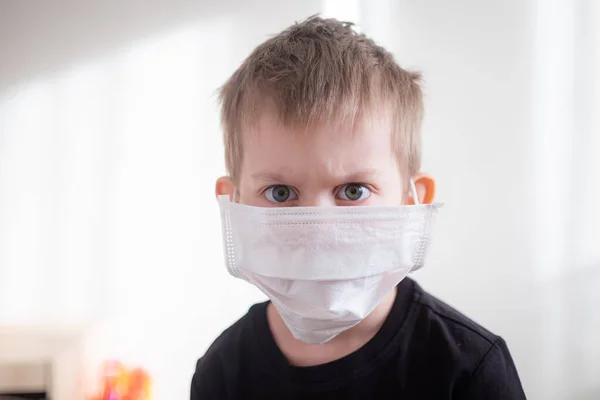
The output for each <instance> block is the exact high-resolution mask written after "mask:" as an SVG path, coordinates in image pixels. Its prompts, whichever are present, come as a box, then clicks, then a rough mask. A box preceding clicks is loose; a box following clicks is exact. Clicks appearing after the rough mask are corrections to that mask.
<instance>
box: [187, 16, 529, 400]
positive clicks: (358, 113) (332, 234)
mask: <svg viewBox="0 0 600 400" xmlns="http://www.w3.org/2000/svg"><path fill="white" fill-rule="evenodd" d="M221 101H222V114H221V115H222V123H223V127H224V136H225V152H226V164H227V168H228V172H229V176H228V177H223V178H220V179H218V180H217V184H216V192H217V195H218V197H219V204H220V207H221V214H222V220H223V235H224V243H225V255H226V263H227V268H228V270H229V272H230V273H231V274H232V275H233V276H235V277H238V278H241V279H244V280H246V281H248V282H249V283H251V284H254V285H256V286H257V287H258V288H259V289H260V290H262V291H263V292H264V293H265V294H266V295H267V296H268V297H269V301H268V302H265V303H262V304H256V305H254V306H253V307H251V308H250V310H249V311H248V313H247V314H246V315H245V316H244V317H242V318H241V319H240V320H239V321H238V322H236V323H235V324H234V325H233V326H231V327H230V328H229V329H227V330H226V331H225V332H223V334H222V335H221V336H220V337H219V338H218V339H217V340H216V341H215V342H214V343H213V344H212V346H211V347H210V348H209V350H208V351H207V352H206V354H205V355H204V356H203V357H202V358H201V359H200V360H199V361H198V364H197V367H196V372H195V374H194V377H193V379H192V387H191V399H192V400H208V399H219V400H223V399H286V400H287V399H380V400H381V399H450V398H453V399H487V400H490V399H523V398H525V395H524V393H523V390H522V387H521V383H520V381H519V377H518V375H517V371H516V368H515V366H514V364H513V361H512V359H511V356H510V354H509V352H508V349H507V347H506V344H505V343H504V341H503V340H502V339H501V338H499V337H498V336H495V335H494V334H492V333H490V332H488V331H487V330H485V329H484V328H482V327H480V326H479V325H477V324H476V323H474V322H472V321H470V320H469V319H468V318H466V317H465V316H463V315H461V314H460V313H458V312H457V311H455V310H453V309H452V308H450V307H449V306H447V305H445V304H444V303H442V302H441V301H439V300H437V299H435V298H434V297H432V296H430V295H429V294H427V293H425V292H424V291H423V290H422V289H421V288H420V287H419V285H417V284H416V283H415V282H414V281H412V280H411V279H409V278H407V277H406V276H407V274H408V273H409V272H410V271H412V270H414V269H416V268H419V267H421V266H422V261H423V256H424V253H425V250H426V247H427V244H428V233H429V226H430V225H431V222H432V220H433V217H434V215H435V213H436V211H437V208H438V206H436V205H432V204H431V203H432V200H433V197H434V189H435V185H434V181H433V179H432V178H431V177H430V176H428V175H426V174H423V173H420V172H419V171H420V127H421V119H422V112H423V102H422V94H421V89H420V87H419V75H418V74H416V73H412V72H408V71H405V70H403V69H401V68H400V67H399V66H398V65H397V64H396V63H395V61H394V60H393V57H392V55H391V54H390V53H388V52H387V51H386V50H385V49H383V48H381V47H379V46H377V45H376V44H375V43H373V41H371V40H370V39H368V38H366V37H365V36H364V35H359V34H357V33H355V32H354V31H353V30H352V28H351V26H350V24H347V23H341V22H338V21H336V20H325V19H321V18H319V17H311V18H309V19H308V20H306V21H304V22H302V23H299V24H295V25H293V26H291V27H290V28H288V29H286V30H285V31H283V32H282V33H280V34H279V35H277V36H275V37H273V38H271V39H269V40H267V41H266V42H265V43H263V44H262V45H260V46H259V47H257V48H256V49H255V50H254V52H253V53H252V54H251V55H250V56H249V57H248V58H247V59H246V60H245V61H244V63H243V64H242V65H241V66H240V68H239V69H238V70H237V71H236V72H235V73H234V75H233V76H232V77H231V78H230V79H229V81H228V82H227V83H226V84H225V85H224V86H223V88H222V89H221Z"/></svg>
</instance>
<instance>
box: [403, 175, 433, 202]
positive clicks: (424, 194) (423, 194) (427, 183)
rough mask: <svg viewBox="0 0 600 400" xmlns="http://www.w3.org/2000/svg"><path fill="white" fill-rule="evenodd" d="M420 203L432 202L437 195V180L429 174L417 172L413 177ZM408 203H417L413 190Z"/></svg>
mask: <svg viewBox="0 0 600 400" xmlns="http://www.w3.org/2000/svg"><path fill="white" fill-rule="evenodd" d="M413 181H414V182H415V187H416V188H417V195H418V196H419V203H420V204H431V203H432V202H433V199H434V197H435V180H434V179H433V178H432V177H431V176H429V175H427V174H417V175H415V176H414V177H413ZM409 193H410V196H409V197H408V204H415V201H414V199H413V197H412V191H410V192H409Z"/></svg>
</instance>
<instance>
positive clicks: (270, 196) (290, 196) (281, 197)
mask: <svg viewBox="0 0 600 400" xmlns="http://www.w3.org/2000/svg"><path fill="white" fill-rule="evenodd" d="M265 197H266V198H267V200H269V201H270V202H271V203H285V202H286V201H291V200H296V199H297V198H298V195H297V194H296V192H295V191H294V189H292V188H290V187H289V186H287V185H274V186H271V187H268V188H267V190H265Z"/></svg>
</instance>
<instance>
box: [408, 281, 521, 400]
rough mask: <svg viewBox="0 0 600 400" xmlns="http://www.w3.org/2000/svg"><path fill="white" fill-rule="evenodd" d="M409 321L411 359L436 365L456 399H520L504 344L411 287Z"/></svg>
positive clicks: (439, 302) (491, 334) (461, 315)
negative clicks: (447, 378) (451, 381)
mask: <svg viewBox="0 0 600 400" xmlns="http://www.w3.org/2000/svg"><path fill="white" fill-rule="evenodd" d="M412 318H414V319H413V332H411V335H410V342H411V345H412V346H414V348H416V349H417V353H418V354H415V356H418V357H423V356H424V357H425V358H426V359H429V360H430V361H431V362H435V363H436V364H437V368H439V369H440V371H442V372H441V373H443V374H448V375H450V376H452V377H453V379H455V382H454V390H455V392H456V393H455V394H457V395H459V397H461V398H468V399H471V398H487V399H501V398H506V399H513V398H514V399H522V398H525V395H524V394H523V389H522V386H521V382H520V380H519V376H518V373H517V370H516V367H515V365H514V362H513V360H512V357H511V355H510V352H509V350H508V347H507V345H506V342H505V341H504V340H503V339H502V338H501V337H500V336H498V335H495V334H494V333H492V332H490V331H489V330H487V329H486V328H484V327H483V326H481V325H480V324H478V323H476V322H474V321H473V320H472V319H470V318H468V317H467V316H465V315H464V314H462V313H460V312H459V311H457V310H456V309H454V308H453V307H451V306H449V305H448V304H446V303H444V302H443V301H441V300H439V299H437V298H436V297H434V296H432V295H430V294H429V293H427V292H425V291H424V290H423V289H422V288H421V287H420V286H419V285H418V284H416V283H415V291H414V302H413V315H412ZM414 342H416V343H414Z"/></svg>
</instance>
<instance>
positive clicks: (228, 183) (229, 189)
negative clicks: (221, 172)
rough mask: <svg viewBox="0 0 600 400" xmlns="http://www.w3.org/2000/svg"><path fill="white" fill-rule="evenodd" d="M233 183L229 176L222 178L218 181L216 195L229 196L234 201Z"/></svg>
mask: <svg viewBox="0 0 600 400" xmlns="http://www.w3.org/2000/svg"><path fill="white" fill-rule="evenodd" d="M234 187H235V186H234V185H233V181H232V180H231V178H230V177H228V176H222V177H220V178H219V179H217V183H216V184H215V194H216V195H217V196H222V195H225V194H226V195H229V199H230V200H231V201H234V198H233V190H234Z"/></svg>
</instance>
